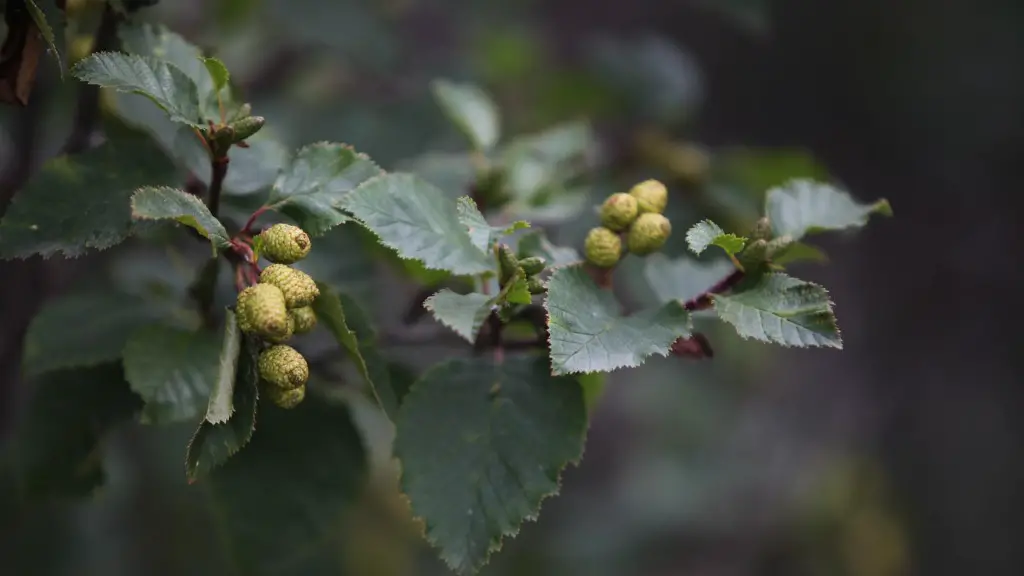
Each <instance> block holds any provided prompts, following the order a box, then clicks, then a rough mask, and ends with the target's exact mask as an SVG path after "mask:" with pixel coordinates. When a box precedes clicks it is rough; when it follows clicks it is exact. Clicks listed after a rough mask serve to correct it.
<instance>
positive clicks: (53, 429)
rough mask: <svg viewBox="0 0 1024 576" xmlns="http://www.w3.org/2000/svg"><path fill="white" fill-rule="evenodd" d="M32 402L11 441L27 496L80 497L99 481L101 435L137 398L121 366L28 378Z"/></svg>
mask: <svg viewBox="0 0 1024 576" xmlns="http://www.w3.org/2000/svg"><path fill="white" fill-rule="evenodd" d="M30 387H31V389H32V397H31V401H30V402H29V405H28V410H27V413H26V414H25V417H24V419H23V420H22V421H21V423H20V425H19V428H18V432H17V440H16V442H15V445H14V455H15V465H16V468H17V470H18V472H19V474H18V476H19V477H20V480H21V484H22V489H23V490H24V491H25V493H27V494H29V495H31V496H41V497H46V496H85V495H87V494H90V493H91V492H93V490H95V489H96V488H97V487H98V486H100V485H101V484H102V483H103V479H104V474H103V469H102V458H101V456H100V445H99V443H100V440H101V438H102V436H103V435H104V434H106V433H107V432H108V431H109V430H110V429H111V428H113V427H114V426H116V425H117V424H119V423H121V422H124V421H126V420H129V419H130V418H131V417H132V415H133V414H135V412H136V411H137V410H138V409H139V408H140V407H141V405H142V402H141V401H140V400H139V398H138V396H136V395H135V394H133V393H132V391H131V390H130V389H129V388H128V384H127V383H126V382H125V381H124V375H123V373H122V371H121V365H120V363H117V362H108V363H106V364H101V365H97V366H92V367H89V368H79V369H74V370H61V371H57V372H51V373H49V374H46V375H44V376H42V377H39V378H36V379H35V380H33V381H31V383H30Z"/></svg>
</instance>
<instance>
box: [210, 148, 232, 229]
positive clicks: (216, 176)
mask: <svg viewBox="0 0 1024 576" xmlns="http://www.w3.org/2000/svg"><path fill="white" fill-rule="evenodd" d="M210 171H211V176H210V191H209V194H208V195H207V197H206V207H207V208H209V209H210V213H211V214H213V217H214V218H216V217H217V212H218V211H219V210H220V191H221V189H223V188H224V178H225V177H226V176H227V175H228V157H227V156H223V157H220V158H214V159H213V160H212V161H211V162H210Z"/></svg>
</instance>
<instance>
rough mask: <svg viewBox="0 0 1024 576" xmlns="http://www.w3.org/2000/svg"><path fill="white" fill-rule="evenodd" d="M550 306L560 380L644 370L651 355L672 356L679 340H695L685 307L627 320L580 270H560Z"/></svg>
mask: <svg viewBox="0 0 1024 576" xmlns="http://www.w3.org/2000/svg"><path fill="white" fill-rule="evenodd" d="M544 306H545V308H546V309H547V311H548V333H549V335H550V344H551V369H552V373H554V374H571V373H576V372H610V371H612V370H616V369H618V368H627V367H634V366H639V365H640V364H642V363H643V362H644V360H645V359H646V358H647V357H648V356H650V355H651V354H661V355H662V356H667V355H668V353H669V348H670V346H671V345H672V343H673V342H675V341H676V339H677V338H680V337H686V336H689V335H690V315H689V313H687V311H686V310H685V309H684V308H683V306H682V304H681V303H679V302H677V301H671V302H668V303H666V304H665V305H663V306H662V307H661V308H652V309H648V310H642V311H640V312H637V313H635V314H632V315H630V316H622V315H621V314H620V312H619V303H618V302H617V301H616V300H615V297H614V296H613V295H612V294H611V293H610V292H608V291H606V290H602V289H601V288H599V287H598V286H597V284H595V283H594V281H593V280H592V279H591V278H590V276H589V275H587V272H586V270H585V269H584V268H583V267H582V266H578V265H577V266H570V267H567V268H560V269H558V270H555V272H554V273H553V274H552V275H551V279H550V280H548V293H547V298H546V299H545V301H544Z"/></svg>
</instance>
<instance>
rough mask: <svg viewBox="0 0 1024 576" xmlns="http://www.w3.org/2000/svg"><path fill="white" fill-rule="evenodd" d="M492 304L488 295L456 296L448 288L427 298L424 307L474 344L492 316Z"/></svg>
mask: <svg viewBox="0 0 1024 576" xmlns="http://www.w3.org/2000/svg"><path fill="white" fill-rule="evenodd" d="M527 294H529V292H527ZM492 303H493V298H492V297H490V296H488V295H486V294H479V293H477V292H472V293H470V294H456V293H455V292H452V291H451V290H448V289H447V288H446V289H444V290H441V291H440V292H438V293H437V294H434V295H433V296H431V297H430V298H427V299H426V301H424V302H423V306H424V307H426V309H427V310H430V313H431V314H433V315H434V318H436V319H437V321H438V322H440V323H441V324H444V325H445V326H447V327H449V328H451V329H452V330H454V331H455V333H456V334H458V335H459V336H462V337H463V338H465V339H466V340H467V341H469V342H471V343H472V342H475V341H476V335H477V334H478V333H479V332H480V328H481V327H482V326H483V325H484V321H485V320H487V316H489V315H490V313H491V307H492Z"/></svg>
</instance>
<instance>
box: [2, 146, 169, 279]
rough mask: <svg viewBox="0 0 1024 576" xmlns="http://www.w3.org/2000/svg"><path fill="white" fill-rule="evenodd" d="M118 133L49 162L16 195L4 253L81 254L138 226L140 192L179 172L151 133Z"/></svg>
mask: <svg viewBox="0 0 1024 576" xmlns="http://www.w3.org/2000/svg"><path fill="white" fill-rule="evenodd" d="M110 137H111V140H109V141H107V142H106V143H104V144H102V145H101V146H99V147H97V148H93V149H91V150H87V151H85V152H82V153H80V154H75V155H70V156H60V157H58V158H54V159H52V160H50V161H48V162H46V163H45V164H44V165H43V167H42V169H41V170H40V171H39V173H38V174H36V176H35V177H33V178H32V179H31V180H29V182H28V183H27V184H26V185H25V187H24V188H22V189H21V191H20V192H18V194H17V195H15V197H14V200H13V201H12V203H11V205H10V207H9V209H8V210H7V213H6V214H5V215H4V217H3V220H0V258H4V259H10V258H27V257H29V256H31V255H33V254H40V255H42V256H43V257H44V258H46V257H49V256H52V255H54V254H57V253H60V254H64V255H65V256H71V257H75V256H81V255H82V254H84V253H86V252H87V251H89V250H90V249H92V250H105V249H107V248H110V247H111V246H114V245H116V244H118V243H120V242H121V241H123V240H124V239H125V238H127V237H128V236H129V235H130V234H131V233H132V229H133V225H132V217H131V204H130V199H131V196H132V193H134V192H135V190H136V189H137V188H139V187H140V186H144V185H147V184H150V185H161V184H170V183H172V182H174V180H175V179H176V176H177V171H176V170H175V168H174V165H173V164H171V162H170V161H169V160H168V159H167V157H166V156H164V154H163V152H161V151H160V149H159V148H157V147H156V146H154V145H153V143H152V141H151V140H150V139H149V138H147V137H146V136H144V135H141V134H138V133H124V132H123V131H121V132H116V133H114V134H110Z"/></svg>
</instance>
